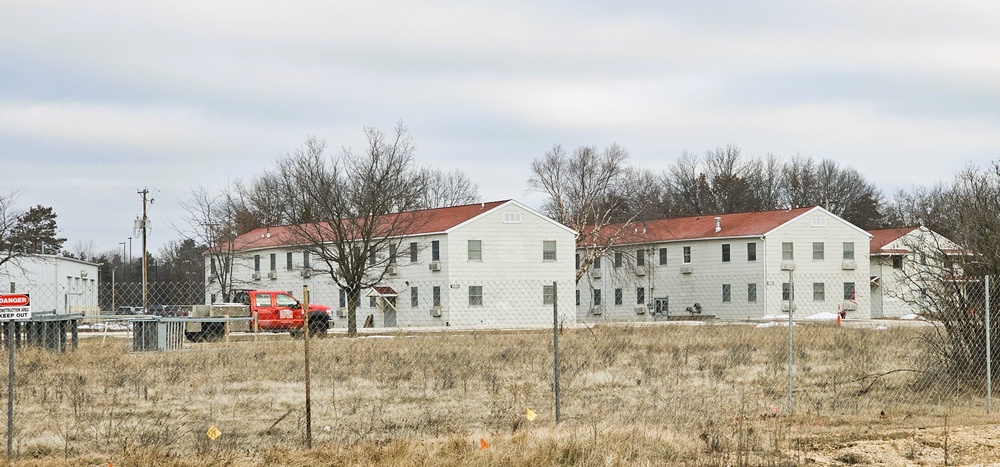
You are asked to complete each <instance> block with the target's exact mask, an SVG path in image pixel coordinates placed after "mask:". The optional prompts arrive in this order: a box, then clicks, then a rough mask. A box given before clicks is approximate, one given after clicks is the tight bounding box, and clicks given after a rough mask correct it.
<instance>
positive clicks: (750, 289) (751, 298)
mask: <svg viewBox="0 0 1000 467" xmlns="http://www.w3.org/2000/svg"><path fill="white" fill-rule="evenodd" d="M747 301H748V302H751V303H753V302H756V301H757V284H747Z"/></svg>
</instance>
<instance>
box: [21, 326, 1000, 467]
mask: <svg viewBox="0 0 1000 467" xmlns="http://www.w3.org/2000/svg"><path fill="white" fill-rule="evenodd" d="M923 332H927V328H913V327H899V328H892V327H890V328H888V329H881V330H875V329H851V328H837V327H831V326H814V327H810V326H796V327H795V337H796V340H795V348H794V354H793V356H794V358H795V365H794V369H795V376H794V399H795V402H794V414H793V415H791V416H789V415H788V405H787V392H786V391H787V369H786V363H787V353H786V346H787V330H786V329H783V328H766V329H759V328H755V327H753V326H750V325H734V324H730V325H706V326H678V325H656V326H641V327H626V326H598V327H594V328H592V329H572V330H568V329H567V330H564V331H563V332H562V333H561V334H560V340H559V346H560V363H561V368H562V376H561V380H560V383H561V415H562V417H561V418H562V421H561V423H559V424H558V425H557V424H556V423H555V413H554V398H553V390H552V381H553V377H552V373H553V364H552V334H551V332H476V333H424V334H397V335H393V336H382V337H373V336H369V337H365V338H358V339H347V338H344V337H335V336H333V335H331V336H330V337H328V338H324V339H316V340H312V341H310V349H311V352H312V358H311V368H312V373H311V374H312V377H311V387H312V420H313V424H312V436H313V447H312V449H306V447H305V434H306V430H305V410H304V402H305V383H304V381H305V378H304V369H303V341H302V340H301V339H299V340H293V339H291V338H289V337H288V336H285V335H282V336H267V337H268V338H266V339H260V340H259V341H256V342H255V341H252V340H249V338H248V337H240V338H237V339H234V340H233V341H232V342H230V343H229V344H228V345H227V344H222V343H205V344H198V345H190V344H186V346H185V349H184V350H181V351H173V352H145V353H135V352H130V351H129V348H130V342H128V341H126V340H125V339H113V338H108V339H103V338H100V337H86V338H83V339H82V340H81V345H80V348H79V350H77V351H76V352H70V353H65V354H59V353H52V352H48V351H43V350H37V349H26V350H23V351H19V352H18V355H17V379H16V382H17V388H16V399H15V401H16V425H15V432H14V446H15V453H16V458H15V460H14V462H13V465H24V466H27V465H46V466H50V465H57V466H58V465H95V466H107V465H109V463H110V464H112V465H115V466H125V465H233V466H243V465H414V466H416V465H428V464H430V465H525V466H527V465H809V464H812V465H831V464H839V465H852V464H853V465H945V463H947V464H948V465H984V464H991V463H992V464H1000V429H998V428H997V427H996V426H994V425H992V423H993V422H994V419H995V417H994V416H992V415H987V414H986V410H985V399H984V391H983V390H982V388H967V389H963V388H961V387H958V386H957V385H956V384H954V383H953V382H950V381H948V380H947V378H944V377H942V376H939V375H938V373H936V372H935V371H933V365H932V364H931V363H932V361H931V360H930V359H929V358H928V356H927V355H926V354H925V351H924V346H923V345H922V339H921V333H923ZM4 373H5V372H4ZM4 384H6V381H4ZM528 410H531V411H533V412H534V413H536V414H537V417H536V418H534V420H529V419H528V418H527V416H526V415H527V413H528ZM211 426H215V427H217V429H218V430H219V431H220V432H221V435H220V436H219V437H218V438H217V439H216V440H214V441H212V440H210V439H209V438H208V436H207V435H206V433H207V431H208V429H209V427H211ZM4 430H5V428H4ZM4 436H6V432H4ZM483 441H485V442H486V443H487V444H488V447H486V448H485V449H484V448H483V447H482V444H481V443H482V442H483Z"/></svg>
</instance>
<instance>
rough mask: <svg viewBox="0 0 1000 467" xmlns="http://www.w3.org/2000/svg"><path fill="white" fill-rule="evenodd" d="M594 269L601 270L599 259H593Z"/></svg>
mask: <svg viewBox="0 0 1000 467" xmlns="http://www.w3.org/2000/svg"><path fill="white" fill-rule="evenodd" d="M594 269H601V257H600V256H598V257H596V258H594Z"/></svg>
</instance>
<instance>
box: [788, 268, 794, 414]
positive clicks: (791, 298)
mask: <svg viewBox="0 0 1000 467" xmlns="http://www.w3.org/2000/svg"><path fill="white" fill-rule="evenodd" d="M793 272H794V271H793V270H791V269H789V270H788V415H789V416H792V415H793V414H794V412H795V411H794V410H792V407H793V406H792V354H793V353H794V350H793V349H792V343H793V340H792V312H793V311H795V281H794V275H793V274H792V273H793Z"/></svg>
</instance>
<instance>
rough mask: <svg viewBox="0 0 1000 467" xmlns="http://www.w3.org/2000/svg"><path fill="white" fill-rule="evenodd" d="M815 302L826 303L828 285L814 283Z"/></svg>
mask: <svg viewBox="0 0 1000 467" xmlns="http://www.w3.org/2000/svg"><path fill="white" fill-rule="evenodd" d="M813 301H814V302H822V301H826V284H824V283H822V282H813Z"/></svg>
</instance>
